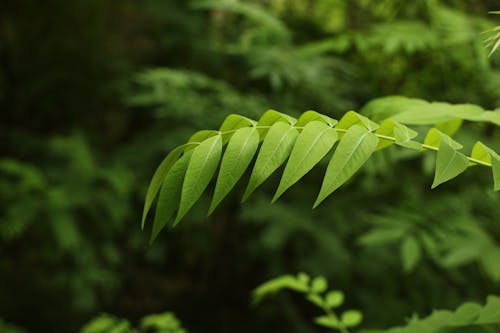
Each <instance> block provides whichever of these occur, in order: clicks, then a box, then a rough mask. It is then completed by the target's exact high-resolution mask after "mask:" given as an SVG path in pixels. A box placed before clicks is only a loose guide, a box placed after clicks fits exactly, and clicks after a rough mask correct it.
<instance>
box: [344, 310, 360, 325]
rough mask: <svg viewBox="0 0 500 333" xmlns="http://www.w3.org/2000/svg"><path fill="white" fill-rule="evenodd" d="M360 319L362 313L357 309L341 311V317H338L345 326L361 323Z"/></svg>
mask: <svg viewBox="0 0 500 333" xmlns="http://www.w3.org/2000/svg"><path fill="white" fill-rule="evenodd" d="M362 320H363V315H362V314H361V312H359V311H357V310H348V311H346V312H344V313H342V317H341V319H340V321H341V322H342V324H343V325H344V326H346V327H354V326H358V325H359V324H361V321H362Z"/></svg>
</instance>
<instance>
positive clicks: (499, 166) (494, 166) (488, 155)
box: [471, 141, 500, 191]
mask: <svg viewBox="0 0 500 333" xmlns="http://www.w3.org/2000/svg"><path fill="white" fill-rule="evenodd" d="M471 157H472V158H473V159H476V160H479V161H481V162H485V163H489V164H491V171H492V173H493V183H494V185H493V188H494V190H495V191H498V190H500V156H499V155H498V154H497V153H496V152H495V151H494V150H493V149H491V148H489V147H488V146H486V145H485V144H483V143H482V142H479V141H478V142H477V143H476V144H475V145H474V148H473V149H472V154H471Z"/></svg>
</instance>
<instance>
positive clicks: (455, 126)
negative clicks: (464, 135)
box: [436, 118, 463, 136]
mask: <svg viewBox="0 0 500 333" xmlns="http://www.w3.org/2000/svg"><path fill="white" fill-rule="evenodd" d="M462 123H463V120H462V119H459V118H457V119H452V120H448V121H445V122H443V123H439V124H437V125H436V128H437V129H438V130H440V131H441V132H443V133H444V134H446V135H449V136H453V135H455V133H457V131H458V130H459V129H460V127H461V126H462Z"/></svg>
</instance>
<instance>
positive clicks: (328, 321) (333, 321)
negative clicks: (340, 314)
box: [314, 315, 340, 328]
mask: <svg viewBox="0 0 500 333" xmlns="http://www.w3.org/2000/svg"><path fill="white" fill-rule="evenodd" d="M314 322H315V323H316V324H318V325H321V326H324V327H328V328H339V326H340V323H339V321H338V319H337V318H335V317H334V316H332V315H329V316H319V317H316V318H314Z"/></svg>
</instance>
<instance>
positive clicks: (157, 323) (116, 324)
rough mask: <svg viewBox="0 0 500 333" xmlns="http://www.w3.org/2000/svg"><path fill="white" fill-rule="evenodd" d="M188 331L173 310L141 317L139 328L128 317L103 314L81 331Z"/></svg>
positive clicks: (180, 332) (178, 332)
mask: <svg viewBox="0 0 500 333" xmlns="http://www.w3.org/2000/svg"><path fill="white" fill-rule="evenodd" d="M139 332H150V333H153V332H154V333H186V332H187V331H186V330H185V329H184V328H182V324H181V323H180V322H179V320H178V319H177V318H176V317H175V315H174V314H173V313H172V312H164V313H160V314H151V315H148V316H146V317H144V318H142V319H141V324H140V328H139V329H135V328H133V327H132V326H131V324H130V323H129V322H128V321H127V320H126V319H120V318H116V317H114V316H111V315H108V314H102V315H100V316H98V317H96V318H94V319H92V320H91V321H90V322H89V323H87V324H86V325H85V326H84V327H83V328H82V329H81V330H80V333H139Z"/></svg>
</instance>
